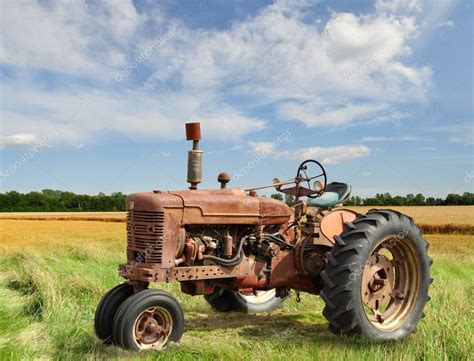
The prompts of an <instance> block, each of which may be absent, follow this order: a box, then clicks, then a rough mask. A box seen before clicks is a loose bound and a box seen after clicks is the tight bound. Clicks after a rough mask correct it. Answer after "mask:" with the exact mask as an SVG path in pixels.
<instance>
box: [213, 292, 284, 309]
mask: <svg viewBox="0 0 474 361" xmlns="http://www.w3.org/2000/svg"><path fill="white" fill-rule="evenodd" d="M204 298H205V299H206V301H207V302H208V303H209V304H210V305H211V306H212V308H213V309H214V310H215V311H218V312H231V311H236V312H246V313H262V312H271V311H273V310H275V309H277V308H279V307H281V305H282V303H283V299H281V298H280V297H277V296H276V292H275V290H274V289H273V290H268V291H256V293H243V292H239V291H234V290H231V289H228V288H219V287H216V288H215V291H214V293H211V294H209V295H204Z"/></svg>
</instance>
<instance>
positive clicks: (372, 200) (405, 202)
mask: <svg viewBox="0 0 474 361" xmlns="http://www.w3.org/2000/svg"><path fill="white" fill-rule="evenodd" d="M271 197H272V198H274V199H278V200H280V201H283V200H284V201H285V202H286V203H287V204H288V205H289V206H292V205H294V203H295V200H294V197H293V196H291V195H288V194H285V198H283V195H282V194H281V193H275V194H272V195H271ZM344 204H345V205H347V206H472V205H474V193H469V192H465V193H463V194H462V195H461V194H448V196H447V197H446V198H445V199H442V198H434V197H428V198H425V196H424V195H423V194H421V193H418V194H416V195H414V194H407V195H406V196H394V197H392V195H391V194H390V193H377V194H376V195H375V197H369V198H361V197H359V196H352V197H351V198H349V199H348V200H347V201H346V202H344Z"/></svg>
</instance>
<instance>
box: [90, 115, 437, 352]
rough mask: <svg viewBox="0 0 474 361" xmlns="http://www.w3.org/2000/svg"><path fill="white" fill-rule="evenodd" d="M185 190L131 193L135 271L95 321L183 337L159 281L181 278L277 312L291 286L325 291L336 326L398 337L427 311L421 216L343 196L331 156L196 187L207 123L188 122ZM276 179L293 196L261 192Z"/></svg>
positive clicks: (179, 314)
mask: <svg viewBox="0 0 474 361" xmlns="http://www.w3.org/2000/svg"><path fill="white" fill-rule="evenodd" d="M186 137H187V139H188V140H192V141H193V148H192V150H190V151H189V154H188V182H189V183H190V187H189V189H188V190H180V191H159V190H155V191H152V192H146V193H135V194H131V195H129V196H128V197H127V200H126V203H127V204H126V206H127V211H128V215H127V240H128V243H127V263H126V264H123V265H121V266H120V267H119V271H120V274H121V276H123V277H124V278H125V279H126V280H127V282H126V283H123V284H121V285H118V286H116V287H115V288H113V289H111V290H110V291H109V292H108V293H106V294H105V296H104V297H103V298H102V300H101V302H100V304H99V306H98V308H97V311H96V316H95V331H96V334H97V336H98V337H99V338H100V339H101V340H102V341H103V342H104V343H109V344H115V345H117V346H120V347H122V348H125V349H130V350H134V351H141V350H148V349H153V350H161V349H162V348H163V347H165V346H166V345H167V344H168V343H170V342H178V341H179V340H180V338H181V336H182V334H183V331H184V314H183V310H182V308H181V306H180V304H179V303H178V302H177V300H176V299H175V298H174V297H173V296H172V295H171V294H169V293H167V292H165V291H162V290H159V289H151V288H149V284H150V283H152V282H172V281H178V282H180V284H181V290H182V292H184V293H186V294H189V295H193V296H198V295H203V297H204V298H205V299H206V301H207V302H208V303H209V304H210V305H211V306H212V308H213V309H214V310H215V311H218V312H229V311H241V312H248V313H259V312H270V311H272V310H274V309H275V308H278V307H280V306H281V305H282V302H284V300H285V298H286V297H287V296H288V295H289V293H290V292H291V291H292V290H294V292H296V293H297V294H299V292H306V293H309V294H312V295H319V296H321V298H322V299H323V300H324V302H325V308H324V311H323V314H324V316H325V317H326V319H327V320H328V321H329V330H330V331H332V332H333V333H335V334H337V335H362V336H367V337H369V338H371V339H376V340H394V339H400V338H403V337H405V336H407V335H409V334H411V333H412V332H413V331H414V330H415V328H416V325H417V323H418V321H419V320H420V318H422V317H423V316H424V314H423V308H424V307H425V304H426V302H427V301H428V300H429V296H428V289H429V286H430V284H431V282H432V279H431V278H430V266H431V264H432V260H431V259H430V258H429V257H428V254H427V249H428V244H427V242H426V241H425V240H424V239H423V237H422V233H421V231H420V229H419V228H418V227H417V226H416V225H415V224H414V223H413V220H412V219H411V218H410V217H408V216H406V215H403V214H400V213H399V212H396V211H392V210H386V209H383V210H382V209H380V210H379V209H372V210H370V211H368V213H367V214H359V213H356V212H354V211H352V210H348V209H344V208H343V207H342V205H343V203H344V201H345V200H347V199H348V197H349V195H350V191H351V188H350V186H348V185H346V184H344V183H335V182H333V183H327V175H326V171H325V169H324V168H323V166H322V165H321V164H320V163H318V162H317V161H315V160H307V161H304V162H303V163H301V164H300V165H299V167H298V169H297V172H296V175H295V177H294V178H292V179H290V180H286V181H281V180H279V179H274V180H273V184H271V185H269V186H267V187H259V188H254V189H247V190H244V189H232V188H228V187H227V183H228V182H229V181H230V177H229V175H228V174H226V173H221V174H219V176H218V181H219V182H220V188H219V189H212V190H198V189H197V185H198V184H199V183H200V182H201V180H202V151H201V150H199V140H200V138H201V131H200V125H199V123H188V124H186ZM271 187H274V188H275V189H276V190H277V191H279V192H282V193H284V194H289V195H292V196H293V197H294V198H295V206H294V207H289V206H288V205H286V204H285V203H283V202H281V201H278V200H275V199H272V198H268V197H263V196H258V195H257V190H259V189H263V188H271Z"/></svg>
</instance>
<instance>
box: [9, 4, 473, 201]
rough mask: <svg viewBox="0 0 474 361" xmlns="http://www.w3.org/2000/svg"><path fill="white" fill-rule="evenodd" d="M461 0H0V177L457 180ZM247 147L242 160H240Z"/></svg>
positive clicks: (410, 186) (388, 183)
mask: <svg viewBox="0 0 474 361" xmlns="http://www.w3.org/2000/svg"><path fill="white" fill-rule="evenodd" d="M472 14H473V9H472V3H471V2H470V1H436V2H432V1H418V0H403V1H385V0H384V1H338V0H334V1H331V0H322V1H298V0H290V1H276V2H271V1H233V2H231V1H205V0H203V1H180V2H178V3H177V4H176V3H175V2H173V1H160V2H153V1H125V0H123V1H100V2H94V1H80V0H76V1H53V0H49V1H46V0H45V1H37V2H35V1H26V2H25V1H2V2H1V30H0V35H1V52H0V77H1V87H0V92H1V93H0V100H1V113H0V116H1V128H0V130H1V133H0V152H1V159H0V161H1V164H0V165H1V167H0V172H1V173H0V189H1V191H8V190H18V191H22V192H26V191H31V190H41V189H44V188H53V189H62V190H70V191H73V192H77V193H91V194H95V193H98V192H105V193H111V192H116V191H121V192H125V193H131V192H137V191H147V190H151V189H162V190H166V189H183V188H185V187H187V184H186V182H185V180H186V157H187V150H188V149H189V147H190V144H189V143H187V142H186V141H185V139H184V123H186V122H189V121H201V123H202V128H203V129H202V133H203V140H202V144H201V147H202V149H203V150H204V152H205V153H204V182H203V184H202V185H201V187H204V188H210V187H215V186H217V180H216V178H217V174H218V173H219V172H220V171H227V172H228V173H230V174H231V176H232V178H233V179H232V181H231V184H230V185H231V186H233V187H251V186H257V185H263V184H268V183H271V180H272V179H273V177H279V178H282V179H283V178H285V179H286V178H290V177H292V176H294V173H295V170H296V168H297V166H298V164H299V162H300V161H302V160H304V159H306V158H314V159H317V160H320V161H322V163H323V164H324V165H325V166H326V168H327V171H328V174H329V180H330V181H343V182H348V183H350V184H351V185H352V186H353V194H357V195H362V196H369V195H373V194H375V193H378V192H391V193H392V194H407V193H423V194H425V195H426V196H436V197H438V196H439V197H444V196H445V195H446V194H448V193H462V192H464V191H471V192H472V191H474V164H473V161H474V152H473V132H474V130H473V129H474V123H473V108H472V104H473V103H472V102H473V94H472V81H473V68H472V64H473V59H472V40H473V39H472V34H473V32H472ZM256 159H258V160H256Z"/></svg>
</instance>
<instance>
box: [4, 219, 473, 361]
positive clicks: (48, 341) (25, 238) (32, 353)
mask: <svg viewBox="0 0 474 361" xmlns="http://www.w3.org/2000/svg"><path fill="white" fill-rule="evenodd" d="M0 230H1V232H0V255H1V256H0V359H1V360H7V359H61V360H69V359H70V360H82V359H111V358H112V359H128V358H131V359H141V360H148V359H149V360H152V359H153V360H154V359H156V358H157V357H158V359H163V360H193V359H208V360H211V359H224V360H227V359H233V360H234V359H237V360H254V359H275V360H287V359H298V360H309V359H315V358H317V359H319V358H320V359H334V360H352V359H377V360H378V359H389V360H414V359H429V360H431V359H433V360H446V359H452V360H469V359H473V358H474V354H473V353H472V350H473V349H474V347H473V346H474V345H473V339H472V330H473V329H474V324H473V323H474V322H473V311H474V309H473V306H472V296H473V295H474V262H473V261H474V252H473V251H474V243H473V242H474V237H473V236H471V235H456V236H454V235H427V236H426V238H427V239H428V241H429V242H430V244H431V247H430V253H431V255H432V256H433V258H434V265H433V269H432V273H433V277H434V278H435V282H434V284H433V286H432V290H431V292H430V293H431V296H432V298H433V299H432V301H431V302H430V303H429V304H428V306H427V308H426V315H427V317H426V318H425V319H423V320H422V321H421V322H420V324H419V326H418V331H417V333H416V334H414V335H412V336H411V337H409V338H407V339H405V340H403V341H400V342H392V343H375V342H371V341H368V340H365V339H353V338H341V337H336V336H334V335H332V334H331V333H330V332H329V331H328V330H327V323H326V321H325V319H324V318H323V316H322V314H321V312H322V309H323V307H324V305H323V302H322V301H321V300H320V299H319V297H316V296H311V295H307V294H302V297H301V298H302V301H301V303H297V302H296V300H295V297H291V298H290V299H289V300H287V301H286V302H285V304H284V308H283V309H281V310H278V311H276V312H274V313H272V314H270V315H268V314H264V315H258V316H251V315H242V314H235V313H230V314H217V313H214V312H213V311H212V310H211V308H210V306H209V305H208V304H207V303H206V302H205V301H204V300H203V298H202V297H199V296H197V297H191V296H187V295H184V294H182V293H180V292H179V287H178V285H175V284H168V285H166V284H165V285H160V287H161V288H163V289H165V290H167V291H170V292H171V293H173V294H174V295H175V296H176V297H177V299H178V300H179V301H180V302H181V304H182V305H183V307H184V311H185V317H186V332H185V334H184V336H183V339H182V341H181V343H180V344H179V345H172V346H171V347H169V348H168V349H166V350H165V351H164V352H163V353H161V354H156V353H153V352H151V353H142V354H132V353H129V352H126V351H123V350H121V349H119V348H116V347H106V346H103V345H102V344H101V343H100V342H99V341H98V340H97V339H96V338H95V336H94V334H93V319H94V312H95V307H96V305H97V303H98V302H99V300H100V298H101V297H102V295H103V294H104V293H105V292H106V291H107V290H108V289H109V288H111V287H113V286H115V285H117V284H118V283H120V282H122V279H121V278H120V277H118V275H117V271H116V270H117V264H119V263H121V262H123V261H124V257H125V246H126V240H125V230H124V225H123V224H121V223H104V222H91V221H28V220H0Z"/></svg>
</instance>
